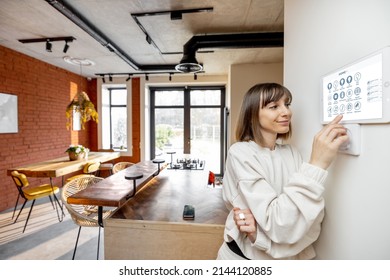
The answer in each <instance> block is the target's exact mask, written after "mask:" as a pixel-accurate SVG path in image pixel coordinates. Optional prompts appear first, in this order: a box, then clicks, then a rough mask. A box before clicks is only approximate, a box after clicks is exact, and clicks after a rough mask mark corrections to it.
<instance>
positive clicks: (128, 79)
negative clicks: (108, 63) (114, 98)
mask: <svg viewBox="0 0 390 280" xmlns="http://www.w3.org/2000/svg"><path fill="white" fill-rule="evenodd" d="M130 79H131V75H130V74H129V76H128V77H127V79H126V82H128V81H130Z"/></svg>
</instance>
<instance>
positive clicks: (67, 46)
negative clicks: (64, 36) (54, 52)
mask: <svg viewBox="0 0 390 280" xmlns="http://www.w3.org/2000/svg"><path fill="white" fill-rule="evenodd" d="M68 49H69V45H68V41H65V46H64V50H63V52H64V53H66V52H67V51H68Z"/></svg>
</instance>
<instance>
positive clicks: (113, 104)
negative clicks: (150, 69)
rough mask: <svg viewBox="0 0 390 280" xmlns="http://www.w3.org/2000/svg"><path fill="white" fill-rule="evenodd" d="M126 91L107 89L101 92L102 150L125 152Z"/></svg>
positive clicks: (115, 88) (119, 88)
mask: <svg viewBox="0 0 390 280" xmlns="http://www.w3.org/2000/svg"><path fill="white" fill-rule="evenodd" d="M127 115H128V113H127V90H126V88H125V87H108V88H106V89H103V91H102V130H103V133H102V148H104V149H115V150H127V148H128V141H127Z"/></svg>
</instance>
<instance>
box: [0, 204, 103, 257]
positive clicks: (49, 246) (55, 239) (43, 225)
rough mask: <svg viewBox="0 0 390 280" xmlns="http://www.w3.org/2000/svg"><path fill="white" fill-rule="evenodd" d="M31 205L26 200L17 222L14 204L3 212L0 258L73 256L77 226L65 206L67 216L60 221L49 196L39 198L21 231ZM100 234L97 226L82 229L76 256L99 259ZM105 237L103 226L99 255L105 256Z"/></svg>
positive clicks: (0, 218)
mask: <svg viewBox="0 0 390 280" xmlns="http://www.w3.org/2000/svg"><path fill="white" fill-rule="evenodd" d="M30 205H31V202H27V204H26V206H25V209H23V212H22V214H21V215H20V217H19V219H18V221H17V222H16V223H14V221H13V220H12V213H13V208H12V209H8V210H6V211H3V212H1V213H0V260H71V259H72V255H73V249H74V245H75V241H76V237H77V231H78V226H77V225H76V224H75V223H74V222H73V221H72V219H71V218H70V215H69V214H68V213H67V212H66V210H65V218H64V220H63V221H62V222H59V221H58V218H57V214H56V211H55V210H54V209H53V207H52V206H51V203H50V201H49V199H46V198H42V199H40V200H37V201H36V203H35V205H34V208H33V211H32V213H31V216H30V220H29V222H28V225H27V228H26V231H25V232H24V233H22V231H23V227H24V224H25V221H26V217H27V214H28V211H29V210H30ZM18 209H19V208H18ZM17 211H18V210H17ZM17 213H18V212H16V214H17ZM16 214H15V217H16ZM97 236H98V228H95V227H91V228H89V227H83V228H82V229H81V235H80V240H79V246H78V248H77V253H76V260H96V255H97V240H98V238H97ZM103 238H104V232H103V230H102V231H101V239H100V256H99V259H104V253H103V252H104V240H103Z"/></svg>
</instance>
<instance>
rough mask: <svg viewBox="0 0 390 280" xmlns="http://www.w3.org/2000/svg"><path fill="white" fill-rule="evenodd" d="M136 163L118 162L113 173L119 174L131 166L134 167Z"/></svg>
mask: <svg viewBox="0 0 390 280" xmlns="http://www.w3.org/2000/svg"><path fill="white" fill-rule="evenodd" d="M133 164H134V163H132V162H127V161H121V162H118V163H116V164H115V165H114V167H113V168H112V172H113V173H114V174H115V173H118V172H119V171H121V170H123V169H125V168H127V167H129V166H132V165H133Z"/></svg>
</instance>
